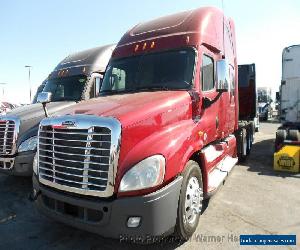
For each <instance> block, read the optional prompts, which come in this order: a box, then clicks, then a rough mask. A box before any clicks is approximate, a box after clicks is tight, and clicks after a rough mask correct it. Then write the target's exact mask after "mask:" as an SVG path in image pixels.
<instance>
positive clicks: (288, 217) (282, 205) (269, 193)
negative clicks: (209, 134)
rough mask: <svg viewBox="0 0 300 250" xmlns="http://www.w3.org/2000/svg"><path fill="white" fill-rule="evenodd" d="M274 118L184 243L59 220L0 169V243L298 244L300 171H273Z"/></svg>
mask: <svg viewBox="0 0 300 250" xmlns="http://www.w3.org/2000/svg"><path fill="white" fill-rule="evenodd" d="M278 126H279V124H276V123H262V124H261V128H260V132H258V133H256V137H255V144H254V146H253V150H252V153H251V155H250V157H249V158H248V160H247V161H246V162H245V163H243V164H241V165H237V166H236V167H235V168H234V170H233V171H232V174H231V176H230V177H229V178H228V179H227V181H226V183H225V185H224V186H223V187H222V188H221V189H220V190H219V191H218V193H217V194H216V195H215V196H214V197H213V198H211V199H210V200H209V202H206V206H205V209H204V211H203V214H202V216H201V219H200V223H199V226H198V228H197V231H196V233H195V234H194V236H193V238H192V239H191V240H190V241H188V242H185V243H178V242H171V241H172V238H169V239H168V238H167V239H166V242H162V243H156V244H154V245H147V246H141V245H135V244H129V243H120V242H119V241H118V240H111V239H105V238H102V237H100V236H98V235H94V234H91V233H87V232H84V231H81V230H77V229H74V228H71V227H68V226H66V225H63V224H59V223H57V222H55V221H52V220H50V219H48V218H46V217H44V216H42V215H40V214H39V213H38V212H37V211H36V210H35V208H34V206H33V204H32V203H31V202H30V201H29V200H28V195H29V193H30V191H31V179H30V178H27V179H26V178H17V177H13V176H6V175H1V174H0V200H1V202H0V249H52V248H55V249H118V248H122V249H138V248H145V249H146V248H147V249H161V248H162V247H163V248H165V249H173V248H178V249H274V247H267V246H265V247H261V246H259V247H255V246H254V247H245V246H244V247H243V246H240V245H239V235H240V234H297V239H298V242H297V244H298V245H297V246H292V247H291V246H286V247H276V249H300V174H287V173H278V172H274V171H273V169H272V166H273V145H274V137H275V131H276V129H277V127H278Z"/></svg>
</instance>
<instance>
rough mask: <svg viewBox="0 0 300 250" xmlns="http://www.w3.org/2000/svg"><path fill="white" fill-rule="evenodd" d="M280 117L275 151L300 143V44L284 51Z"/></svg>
mask: <svg viewBox="0 0 300 250" xmlns="http://www.w3.org/2000/svg"><path fill="white" fill-rule="evenodd" d="M279 118H280V122H281V126H280V127H279V128H278V130H277V133H276V140H275V151H278V150H280V149H281V148H282V147H283V146H284V145H285V144H295V145H300V132H299V131H300V45H293V46H289V47H287V48H285V49H284V50H283V52H282V80H281V85H280V92H279Z"/></svg>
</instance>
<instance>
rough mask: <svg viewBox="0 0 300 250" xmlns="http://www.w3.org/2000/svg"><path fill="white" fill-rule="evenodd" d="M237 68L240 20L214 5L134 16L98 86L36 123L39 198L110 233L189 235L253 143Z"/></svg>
mask: <svg viewBox="0 0 300 250" xmlns="http://www.w3.org/2000/svg"><path fill="white" fill-rule="evenodd" d="M237 72H238V65H237V58H236V44H235V28H234V23H233V21H232V20H231V19H229V18H227V17H225V16H224V15H223V12H222V11H220V10H219V9H216V8H212V7H205V8H200V9H196V10H191V11H185V12H181V13H177V14H173V15H169V16H165V17H161V18H158V19H155V20H153V21H149V22H146V23H142V24H138V25H136V26H135V27H133V28H132V29H131V30H129V31H128V32H127V33H126V34H124V36H123V37H122V38H121V40H120V41H119V43H118V45H117V47H116V49H115V50H114V52H113V55H112V58H111V60H110V63H109V65H108V67H107V69H106V73H105V76H104V79H103V82H102V87H101V93H100V97H98V98H96V99H93V100H90V101H86V102H84V103H80V104H78V105H76V106H73V107H72V108H69V109H68V110H64V112H61V114H60V116H57V117H51V118H46V119H44V120H42V122H41V123H40V127H39V139H38V151H37V157H36V160H35V163H34V176H33V194H32V195H33V196H32V197H33V199H34V200H35V202H36V205H37V207H38V208H39V210H40V211H41V212H43V213H44V214H46V215H47V216H49V217H51V218H53V219H55V220H58V221H61V222H63V223H66V224H69V225H72V226H75V227H77V228H80V229H84V230H88V231H91V232H95V233H98V234H100V235H103V236H106V237H113V238H120V239H124V238H127V237H130V239H135V240H137V239H150V240H151V239H153V238H152V237H153V236H161V235H168V234H172V233H175V234H176V235H177V236H178V237H179V238H180V239H184V240H187V239H188V238H189V237H191V235H192V234H193V233H194V231H195V230H196V227H197V225H198V221H199V218H200V215H201V210H202V202H203V199H205V198H208V197H210V196H211V195H212V194H213V193H214V192H215V191H216V190H217V189H218V187H220V186H221V185H222V183H224V180H225V178H226V177H227V176H228V174H229V172H230V171H231V170H232V168H233V167H234V165H235V164H236V163H237V162H238V158H239V157H240V158H243V159H244V158H245V156H246V155H247V145H248V144H247V138H250V137H251V136H249V134H248V133H251V131H253V129H252V128H253V125H252V124H251V123H250V122H248V121H239V101H238V98H239V97H238V94H239V93H238V82H237V81H238V73H237ZM45 96H47V95H46V94H45ZM40 102H42V103H44V104H45V103H46V102H47V98H45V99H44V100H42V99H41V100H40ZM149 237H150V238H149Z"/></svg>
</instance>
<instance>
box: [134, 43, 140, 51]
mask: <svg viewBox="0 0 300 250" xmlns="http://www.w3.org/2000/svg"><path fill="white" fill-rule="evenodd" d="M138 49H139V45H138V44H136V45H135V48H134V52H137V51H138Z"/></svg>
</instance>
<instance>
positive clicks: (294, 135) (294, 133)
mask: <svg viewBox="0 0 300 250" xmlns="http://www.w3.org/2000/svg"><path fill="white" fill-rule="evenodd" d="M288 139H289V140H291V141H300V133H299V131H298V130H297V129H290V130H289V133H288Z"/></svg>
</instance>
